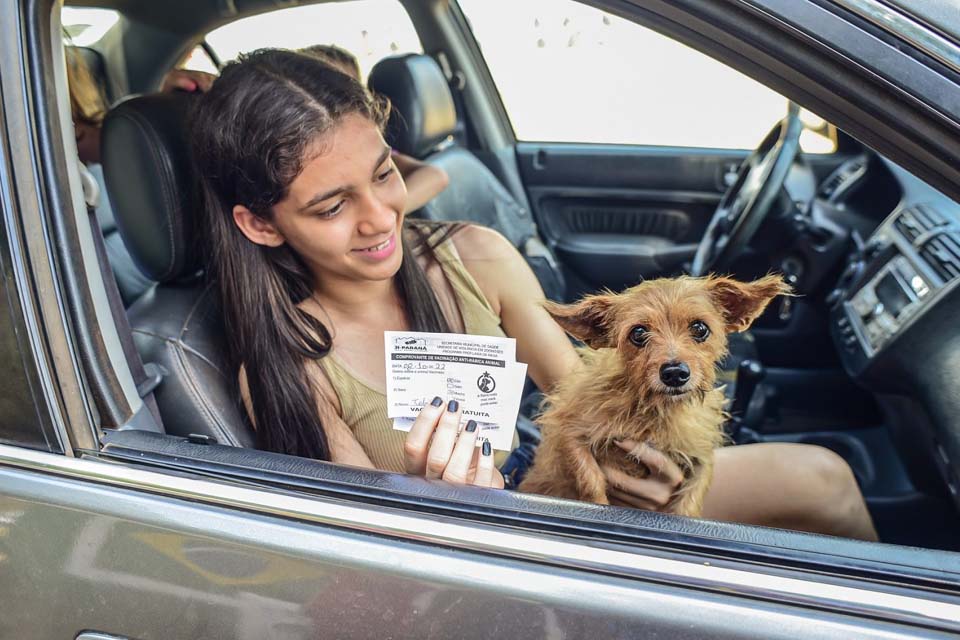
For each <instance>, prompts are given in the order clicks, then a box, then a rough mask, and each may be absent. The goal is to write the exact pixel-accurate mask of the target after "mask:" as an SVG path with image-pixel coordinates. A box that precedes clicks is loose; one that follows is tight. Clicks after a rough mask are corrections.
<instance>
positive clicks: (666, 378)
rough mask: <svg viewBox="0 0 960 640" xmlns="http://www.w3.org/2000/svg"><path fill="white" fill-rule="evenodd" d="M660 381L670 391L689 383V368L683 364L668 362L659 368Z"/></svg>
mask: <svg viewBox="0 0 960 640" xmlns="http://www.w3.org/2000/svg"><path fill="white" fill-rule="evenodd" d="M660 381H661V382H662V383H663V384H665V385H667V386H668V387H670V388H672V389H677V388H679V387H682V386H683V385H685V384H687V383H688V382H690V367H688V366H687V363H685V362H668V363H666V364H665V365H663V366H661V367H660Z"/></svg>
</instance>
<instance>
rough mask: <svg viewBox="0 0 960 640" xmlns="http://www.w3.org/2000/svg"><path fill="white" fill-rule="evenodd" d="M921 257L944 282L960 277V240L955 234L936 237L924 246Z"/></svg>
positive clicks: (943, 234)
mask: <svg viewBox="0 0 960 640" xmlns="http://www.w3.org/2000/svg"><path fill="white" fill-rule="evenodd" d="M920 257H922V258H923V259H924V260H925V261H926V262H927V264H929V265H930V268H931V269H933V270H934V271H935V272H936V274H937V275H938V276H940V278H941V279H942V280H943V281H944V282H949V281H950V280H952V279H954V278H956V277H957V276H960V239H958V237H957V236H956V235H955V234H952V233H942V234H940V235H937V236H934V237H933V238H931V239H930V240H929V241H927V242H926V244H924V245H923V249H921V250H920Z"/></svg>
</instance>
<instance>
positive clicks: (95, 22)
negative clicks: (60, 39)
mask: <svg viewBox="0 0 960 640" xmlns="http://www.w3.org/2000/svg"><path fill="white" fill-rule="evenodd" d="M119 19H120V14H119V13H117V12H116V11H113V10H112V9H87V8H81V7H64V8H63V9H62V10H61V11H60V23H61V24H62V25H63V29H64V31H66V33H67V36H68V37H69V39H70V44H72V45H74V46H77V47H89V46H90V45H93V44H95V43H97V42H99V41H100V38H102V37H103V35H104V34H105V33H106V32H107V31H109V30H110V27H112V26H113V25H115V24H116V23H117V21H118V20H119Z"/></svg>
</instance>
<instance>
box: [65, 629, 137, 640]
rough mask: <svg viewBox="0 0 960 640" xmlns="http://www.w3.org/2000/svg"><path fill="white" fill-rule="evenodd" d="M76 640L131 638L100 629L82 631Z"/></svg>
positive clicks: (119, 639)
mask: <svg viewBox="0 0 960 640" xmlns="http://www.w3.org/2000/svg"><path fill="white" fill-rule="evenodd" d="M75 640H130V638H128V637H127V636H115V635H113V634H112V633H101V632H99V631H81V632H80V635H78V636H77V637H76V639H75Z"/></svg>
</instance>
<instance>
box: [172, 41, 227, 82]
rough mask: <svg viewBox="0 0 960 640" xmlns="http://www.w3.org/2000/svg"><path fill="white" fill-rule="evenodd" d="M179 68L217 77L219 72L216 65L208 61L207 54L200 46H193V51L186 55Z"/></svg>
mask: <svg viewBox="0 0 960 640" xmlns="http://www.w3.org/2000/svg"><path fill="white" fill-rule="evenodd" d="M179 67H180V68H181V69H189V70H191V71H205V72H206V73H212V74H213V75H217V73H218V71H219V70H218V69H217V65H216V64H214V62H213V60H211V59H210V56H209V54H207V52H206V50H204V48H203V47H201V46H200V45H197V46H195V47H194V48H193V51H191V52H190V53H188V54H187V56H186V57H185V58H184V59H183V62H182V63H181V64H180V65H179Z"/></svg>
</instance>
